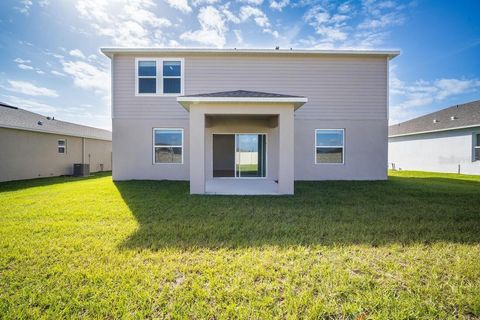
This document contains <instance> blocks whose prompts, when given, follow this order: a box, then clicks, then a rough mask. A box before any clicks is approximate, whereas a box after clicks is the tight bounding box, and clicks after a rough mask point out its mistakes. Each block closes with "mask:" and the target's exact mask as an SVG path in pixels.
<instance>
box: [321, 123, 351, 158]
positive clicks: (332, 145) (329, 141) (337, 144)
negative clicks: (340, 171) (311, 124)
mask: <svg viewBox="0 0 480 320" xmlns="http://www.w3.org/2000/svg"><path fill="white" fill-rule="evenodd" d="M344 134H345V130H344V129H317V130H315V163H343V162H344V142H345V139H344Z"/></svg>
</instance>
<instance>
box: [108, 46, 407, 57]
mask: <svg viewBox="0 0 480 320" xmlns="http://www.w3.org/2000/svg"><path fill="white" fill-rule="evenodd" d="M100 52H102V53H103V54H104V55H105V56H107V57H109V58H112V56H113V55H114V54H116V53H120V54H122V53H123V54H147V53H200V54H201V53H211V54H278V55H301V54H311V55H370V56H385V57H388V58H389V59H393V58H395V57H396V56H398V55H399V54H400V50H309V49H295V50H286V49H279V50H274V49H235V48H234V49H211V48H121V47H102V48H100Z"/></svg>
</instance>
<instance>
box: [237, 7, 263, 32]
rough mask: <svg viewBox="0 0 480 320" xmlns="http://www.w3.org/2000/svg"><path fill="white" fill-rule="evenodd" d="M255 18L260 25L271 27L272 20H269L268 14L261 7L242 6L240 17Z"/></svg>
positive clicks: (244, 18)
mask: <svg viewBox="0 0 480 320" xmlns="http://www.w3.org/2000/svg"><path fill="white" fill-rule="evenodd" d="M251 17H252V18H253V20H254V21H255V23H256V24H257V25H258V26H260V27H269V26H270V22H269V21H268V17H267V15H266V14H265V13H264V12H263V11H262V10H260V9H259V8H256V7H252V6H242V7H241V8H240V19H241V20H242V21H246V20H248V19H249V18H251Z"/></svg>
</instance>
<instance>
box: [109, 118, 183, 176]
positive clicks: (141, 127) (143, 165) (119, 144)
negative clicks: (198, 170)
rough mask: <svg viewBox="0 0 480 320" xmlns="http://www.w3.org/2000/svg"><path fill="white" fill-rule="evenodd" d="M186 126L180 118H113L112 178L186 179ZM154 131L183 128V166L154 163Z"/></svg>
mask: <svg viewBox="0 0 480 320" xmlns="http://www.w3.org/2000/svg"><path fill="white" fill-rule="evenodd" d="M188 123H189V121H188V120H180V119H177V120H172V119H151V120H144V119H143V120H142V119H113V123H112V134H113V171H112V174H113V179H114V180H134V179H136V180H142V179H143V180H188V179H189V167H190V156H189V155H190V152H189V149H190V148H189V145H190V143H189V125H188ZM153 128H181V129H183V164H179V163H172V164H167V163H157V164H155V163H154V161H153Z"/></svg>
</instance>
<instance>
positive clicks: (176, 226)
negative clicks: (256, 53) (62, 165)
mask: <svg viewBox="0 0 480 320" xmlns="http://www.w3.org/2000/svg"><path fill="white" fill-rule="evenodd" d="M479 200H480V177H474V176H463V175H462V176H460V175H447V174H432V173H419V172H394V173H391V176H390V179H389V180H388V181H378V182H347V181H343V182H342V181H337V182H328V181H326V182H297V183H296V185H295V196H293V197H260V196H257V197H255V196H252V197H232V196H191V195H189V194H188V183H184V182H167V181H157V182H154V181H132V182H117V183H113V182H112V180H111V177H110V176H108V175H98V176H95V177H92V178H88V179H80V178H67V177H65V178H51V179H41V180H31V181H21V182H11V183H3V184H0V318H5V319H10V318H12V319H13V318H15V319H17V318H48V319H52V318H138V319H140V318H185V319H205V318H211V319H213V318H214V319H225V318H248V319H256V318H262V319H269V318H291V319H297V318H313V319H315V318H316V319H318V318H332V319H342V318H344V319H370V318H371V319H419V318H437V319H444V318H470V319H474V318H480V205H479V204H480V202H479Z"/></svg>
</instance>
